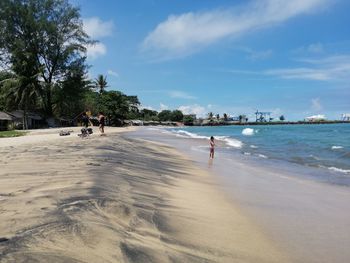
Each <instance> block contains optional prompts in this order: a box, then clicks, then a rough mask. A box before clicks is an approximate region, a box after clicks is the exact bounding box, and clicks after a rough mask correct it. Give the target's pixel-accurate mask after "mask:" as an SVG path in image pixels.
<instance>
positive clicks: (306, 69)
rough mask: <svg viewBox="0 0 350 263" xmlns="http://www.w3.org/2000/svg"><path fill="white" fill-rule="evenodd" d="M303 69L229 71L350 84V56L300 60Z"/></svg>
mask: <svg viewBox="0 0 350 263" xmlns="http://www.w3.org/2000/svg"><path fill="white" fill-rule="evenodd" d="M298 62H301V63H303V64H305V65H304V66H303V67H295V68H276V69H268V70H264V71H249V70H228V71H227V72H230V73H233V74H240V75H242V74H245V75H265V76H274V77H278V78H283V79H303V80H315V81H333V82H334V81H337V82H344V81H345V82H348V81H349V80H350V55H338V56H329V57H324V58H319V59H299V60H298Z"/></svg>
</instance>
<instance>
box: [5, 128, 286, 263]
mask: <svg viewBox="0 0 350 263" xmlns="http://www.w3.org/2000/svg"><path fill="white" fill-rule="evenodd" d="M107 132H108V131H107ZM40 136H43V137H42V138H41V137H40ZM50 136H51V135H50ZM50 136H48V134H45V132H43V133H41V134H36V135H31V136H28V137H27V138H25V137H23V139H19V138H11V139H12V142H13V143H12V144H11V139H6V141H1V140H0V166H1V169H0V221H1V224H0V261H1V262H288V259H287V258H286V257H285V256H284V255H283V254H282V253H281V252H280V251H279V250H278V249H277V248H276V246H275V245H274V243H272V242H271V240H269V239H268V238H267V236H265V235H264V234H263V232H262V230H261V229H260V228H259V227H258V226H257V225H256V224H254V223H253V222H252V221H251V220H250V218H248V217H246V216H245V215H244V214H243V213H242V212H241V210H240V209H239V207H238V206H236V205H235V203H234V202H232V201H231V200H229V199H228V198H227V197H226V196H225V194H223V192H222V191H221V186H220V185H218V184H217V182H216V181H215V180H214V178H213V177H212V176H211V175H210V174H208V173H207V172H206V171H204V170H203V169H199V168H198V167H196V165H195V164H194V163H193V161H191V160H190V159H188V158H187V157H185V156H183V155H181V154H179V153H178V152H177V151H175V150H174V149H173V148H171V147H169V146H166V145H163V144H159V143H151V142H146V141H143V140H140V139H137V138H134V139H131V138H126V137H125V136H124V135H123V134H118V133H110V134H108V136H106V137H100V136H91V137H90V138H88V139H80V138H78V137H77V136H76V135H74V136H71V137H66V138H64V139H63V138H59V139H57V137H54V136H53V135H52V136H51V137H52V138H51V137H50ZM30 137H32V138H30ZM49 137H50V138H49ZM44 138H46V139H44ZM21 140H22V141H21ZM18 141H19V142H18ZM23 141H24V142H23ZM4 142H6V143H4Z"/></svg>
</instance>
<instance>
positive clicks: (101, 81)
mask: <svg viewBox="0 0 350 263" xmlns="http://www.w3.org/2000/svg"><path fill="white" fill-rule="evenodd" d="M94 82H95V87H96V90H97V91H98V92H99V93H100V94H102V93H103V92H105V91H106V88H107V87H108V83H107V76H103V75H102V74H100V75H98V76H97V78H96V79H95V81H94Z"/></svg>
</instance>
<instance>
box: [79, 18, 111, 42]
mask: <svg viewBox="0 0 350 263" xmlns="http://www.w3.org/2000/svg"><path fill="white" fill-rule="evenodd" d="M83 28H84V31H85V32H86V33H87V34H88V35H89V36H90V37H91V38H100V37H106V36H110V35H112V33H113V29H114V24H113V21H102V20H101V19H100V18H98V17H90V18H85V19H83Z"/></svg>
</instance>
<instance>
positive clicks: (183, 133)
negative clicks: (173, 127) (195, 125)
mask: <svg viewBox="0 0 350 263" xmlns="http://www.w3.org/2000/svg"><path fill="white" fill-rule="evenodd" d="M174 132H175V133H176V134H180V135H182V136H185V137H186V136H187V137H189V138H194V139H208V137H207V136H202V135H198V134H196V133H192V132H188V131H184V130H178V131H174Z"/></svg>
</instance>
